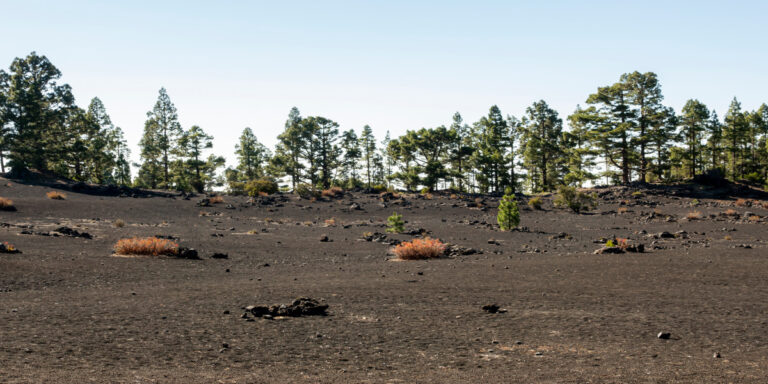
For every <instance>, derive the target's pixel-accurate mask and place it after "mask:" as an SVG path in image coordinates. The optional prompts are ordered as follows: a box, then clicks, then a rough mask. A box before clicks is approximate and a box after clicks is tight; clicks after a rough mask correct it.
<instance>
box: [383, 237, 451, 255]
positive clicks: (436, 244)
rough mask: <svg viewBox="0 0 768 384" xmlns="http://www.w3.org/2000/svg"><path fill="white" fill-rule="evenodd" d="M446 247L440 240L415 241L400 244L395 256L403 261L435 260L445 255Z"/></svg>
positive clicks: (396, 248) (395, 250)
mask: <svg viewBox="0 0 768 384" xmlns="http://www.w3.org/2000/svg"><path fill="white" fill-rule="evenodd" d="M446 247H447V246H446V245H445V244H444V243H443V242H441V241H440V240H438V239H432V238H429V237H427V238H425V239H413V240H412V241H406V242H403V243H400V244H398V245H397V246H396V247H395V249H394V253H395V255H396V256H397V257H398V258H399V259H401V260H421V259H434V258H437V257H440V256H442V255H444V254H445V250H446Z"/></svg>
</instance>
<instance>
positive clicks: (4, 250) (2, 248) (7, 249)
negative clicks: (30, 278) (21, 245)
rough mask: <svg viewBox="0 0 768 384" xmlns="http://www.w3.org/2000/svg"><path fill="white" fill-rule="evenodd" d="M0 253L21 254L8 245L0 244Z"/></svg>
mask: <svg viewBox="0 0 768 384" xmlns="http://www.w3.org/2000/svg"><path fill="white" fill-rule="evenodd" d="M0 253H21V251H19V250H18V249H16V248H15V247H13V246H12V245H10V244H8V243H5V242H3V243H0Z"/></svg>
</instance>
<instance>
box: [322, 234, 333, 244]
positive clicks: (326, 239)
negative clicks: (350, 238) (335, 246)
mask: <svg viewBox="0 0 768 384" xmlns="http://www.w3.org/2000/svg"><path fill="white" fill-rule="evenodd" d="M329 241H331V239H329V238H328V235H320V242H321V243H327V242H329Z"/></svg>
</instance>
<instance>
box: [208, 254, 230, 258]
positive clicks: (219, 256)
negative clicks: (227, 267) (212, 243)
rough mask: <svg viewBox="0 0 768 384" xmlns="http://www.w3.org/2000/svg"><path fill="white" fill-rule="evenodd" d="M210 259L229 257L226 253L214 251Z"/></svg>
mask: <svg viewBox="0 0 768 384" xmlns="http://www.w3.org/2000/svg"><path fill="white" fill-rule="evenodd" d="M211 259H229V255H228V254H226V253H220V252H216V253H214V254H213V255H211Z"/></svg>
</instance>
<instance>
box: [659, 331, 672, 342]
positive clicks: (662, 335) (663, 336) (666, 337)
mask: <svg viewBox="0 0 768 384" xmlns="http://www.w3.org/2000/svg"><path fill="white" fill-rule="evenodd" d="M656 337H658V338H659V339H662V340H669V338H670V337H672V334H671V333H669V332H659V334H658V335H656Z"/></svg>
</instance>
